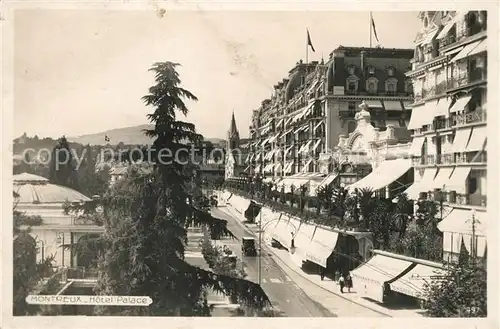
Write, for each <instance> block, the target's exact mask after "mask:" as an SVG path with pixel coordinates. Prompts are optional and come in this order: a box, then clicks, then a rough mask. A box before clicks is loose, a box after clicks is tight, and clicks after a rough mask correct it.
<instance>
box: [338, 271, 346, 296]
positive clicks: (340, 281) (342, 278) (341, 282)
mask: <svg viewBox="0 0 500 329" xmlns="http://www.w3.org/2000/svg"><path fill="white" fill-rule="evenodd" d="M339 285H340V292H341V293H344V287H345V279H344V274H342V275H341V276H340V279H339Z"/></svg>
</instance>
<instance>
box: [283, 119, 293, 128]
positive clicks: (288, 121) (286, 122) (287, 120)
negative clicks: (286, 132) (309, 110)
mask: <svg viewBox="0 0 500 329" xmlns="http://www.w3.org/2000/svg"><path fill="white" fill-rule="evenodd" d="M292 120H293V117H289V118H287V119H286V121H285V127H286V126H288V124H289V123H290V121H292Z"/></svg>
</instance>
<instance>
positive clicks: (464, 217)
mask: <svg viewBox="0 0 500 329" xmlns="http://www.w3.org/2000/svg"><path fill="white" fill-rule="evenodd" d="M473 217H474V221H473ZM473 222H474V230H475V232H474V234H476V235H479V236H486V235H487V232H488V217H487V213H486V212H479V211H476V212H475V213H474V212H473V211H471V210H468V209H467V210H466V209H458V208H454V209H453V211H452V212H451V213H450V214H449V215H448V216H446V217H445V218H444V219H443V220H442V221H440V222H439V223H438V225H437V227H438V229H439V230H440V231H441V232H451V233H460V234H468V235H472V228H473V225H472V224H473Z"/></svg>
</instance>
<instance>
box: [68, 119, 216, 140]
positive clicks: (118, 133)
mask: <svg viewBox="0 0 500 329" xmlns="http://www.w3.org/2000/svg"><path fill="white" fill-rule="evenodd" d="M152 128H153V125H147V124H146V125H139V126H133V127H125V128H118V129H111V130H106V131H103V132H100V133H95V134H88V135H82V136H76V137H67V139H68V141H70V142H74V143H79V144H83V145H87V144H90V145H106V144H107V143H108V142H106V140H105V136H108V138H109V144H111V145H117V144H119V143H120V142H122V143H123V144H125V145H147V144H151V143H152V142H153V140H152V139H151V138H149V137H147V136H146V135H144V131H143V130H144V129H152ZM205 140H206V141H209V142H212V143H214V144H222V145H225V140H223V139H222V138H205Z"/></svg>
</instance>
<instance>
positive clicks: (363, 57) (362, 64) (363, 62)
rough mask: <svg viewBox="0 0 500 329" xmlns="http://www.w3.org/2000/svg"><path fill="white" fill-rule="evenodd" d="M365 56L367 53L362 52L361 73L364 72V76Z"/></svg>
mask: <svg viewBox="0 0 500 329" xmlns="http://www.w3.org/2000/svg"><path fill="white" fill-rule="evenodd" d="M365 55H366V51H364V50H362V51H361V53H360V56H361V72H363V74H364V73H365Z"/></svg>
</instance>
